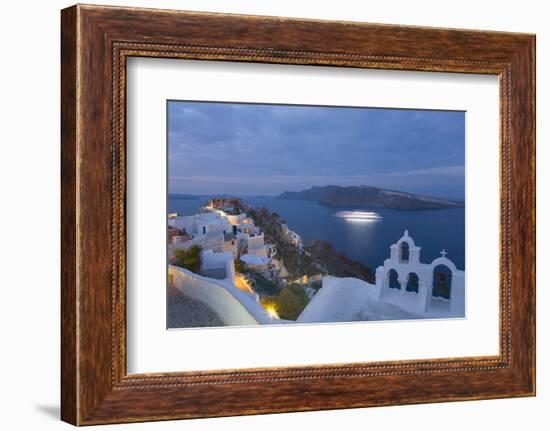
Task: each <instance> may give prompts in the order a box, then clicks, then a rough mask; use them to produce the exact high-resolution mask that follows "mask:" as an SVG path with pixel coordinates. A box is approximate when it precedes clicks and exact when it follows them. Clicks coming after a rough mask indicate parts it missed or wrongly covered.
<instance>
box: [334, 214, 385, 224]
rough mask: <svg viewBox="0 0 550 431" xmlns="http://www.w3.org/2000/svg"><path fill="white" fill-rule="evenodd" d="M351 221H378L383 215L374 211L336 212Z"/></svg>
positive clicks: (338, 215)
mask: <svg viewBox="0 0 550 431" xmlns="http://www.w3.org/2000/svg"><path fill="white" fill-rule="evenodd" d="M334 215H335V216H336V217H339V218H342V219H344V220H345V221H347V222H350V223H376V222H378V221H380V220H382V216H381V215H380V214H378V213H377V212H374V211H338V212H337V213H336V214H334Z"/></svg>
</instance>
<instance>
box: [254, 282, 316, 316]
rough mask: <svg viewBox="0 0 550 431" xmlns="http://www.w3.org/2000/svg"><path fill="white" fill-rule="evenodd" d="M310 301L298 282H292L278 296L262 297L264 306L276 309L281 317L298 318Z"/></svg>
mask: <svg viewBox="0 0 550 431" xmlns="http://www.w3.org/2000/svg"><path fill="white" fill-rule="evenodd" d="M308 302H309V297H308V296H307V295H306V292H305V291H304V289H303V288H302V287H301V286H300V285H298V284H290V285H288V286H287V287H284V288H283V289H282V290H281V291H280V292H279V294H278V295H277V296H271V297H268V298H264V299H262V306H263V307H264V308H266V309H267V308H272V309H275V311H276V312H277V314H278V315H279V317H280V318H281V319H285V320H296V319H297V318H298V316H299V315H300V313H301V312H302V311H303V310H304V308H305V307H306V305H307V304H308Z"/></svg>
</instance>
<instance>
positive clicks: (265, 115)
mask: <svg viewBox="0 0 550 431" xmlns="http://www.w3.org/2000/svg"><path fill="white" fill-rule="evenodd" d="M168 119H169V121H168V124H169V130H168V145H169V192H170V193H233V194H242V195H247V194H248V195H250V194H277V193H280V192H282V191H284V190H299V189H302V188H306V187H309V186H311V185H324V184H341V185H352V184H370V185H375V186H381V187H391V188H395V189H399V190H406V191H412V192H416V193H425V194H432V195H438V196H448V197H453V198H455V199H463V198H464V113H463V112H452V111H420V110H400V109H375V108H340V107H311V106H283V105H260V104H234V103H209V102H179V101H178V102H176V101H171V102H169V105H168Z"/></svg>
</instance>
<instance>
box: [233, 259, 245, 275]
mask: <svg viewBox="0 0 550 431" xmlns="http://www.w3.org/2000/svg"><path fill="white" fill-rule="evenodd" d="M235 271H236V272H240V273H241V274H244V273H245V272H246V269H245V267H244V263H243V261H242V260H241V259H235Z"/></svg>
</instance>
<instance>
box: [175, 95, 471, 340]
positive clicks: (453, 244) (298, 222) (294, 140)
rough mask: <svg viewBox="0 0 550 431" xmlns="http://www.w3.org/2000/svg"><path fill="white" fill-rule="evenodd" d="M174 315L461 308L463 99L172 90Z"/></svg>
mask: <svg viewBox="0 0 550 431" xmlns="http://www.w3.org/2000/svg"><path fill="white" fill-rule="evenodd" d="M167 141H168V142H167V146H168V161H167V165H168V175H167V190H168V196H167V262H168V265H167V280H168V287H167V289H168V291H167V305H166V306H167V328H169V329H176V328H202V327H224V326H246V325H289V324H290V325H292V324H319V323H337V322H363V321H374V320H377V321H380V320H384V321H395V320H404V319H447V318H464V317H465V112H463V111H441V110H415V109H388V108H373V107H339V106H338V107H337V106H307V105H280V104H256V103H230V102H203V101H179V100H169V101H168V102H167Z"/></svg>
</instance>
